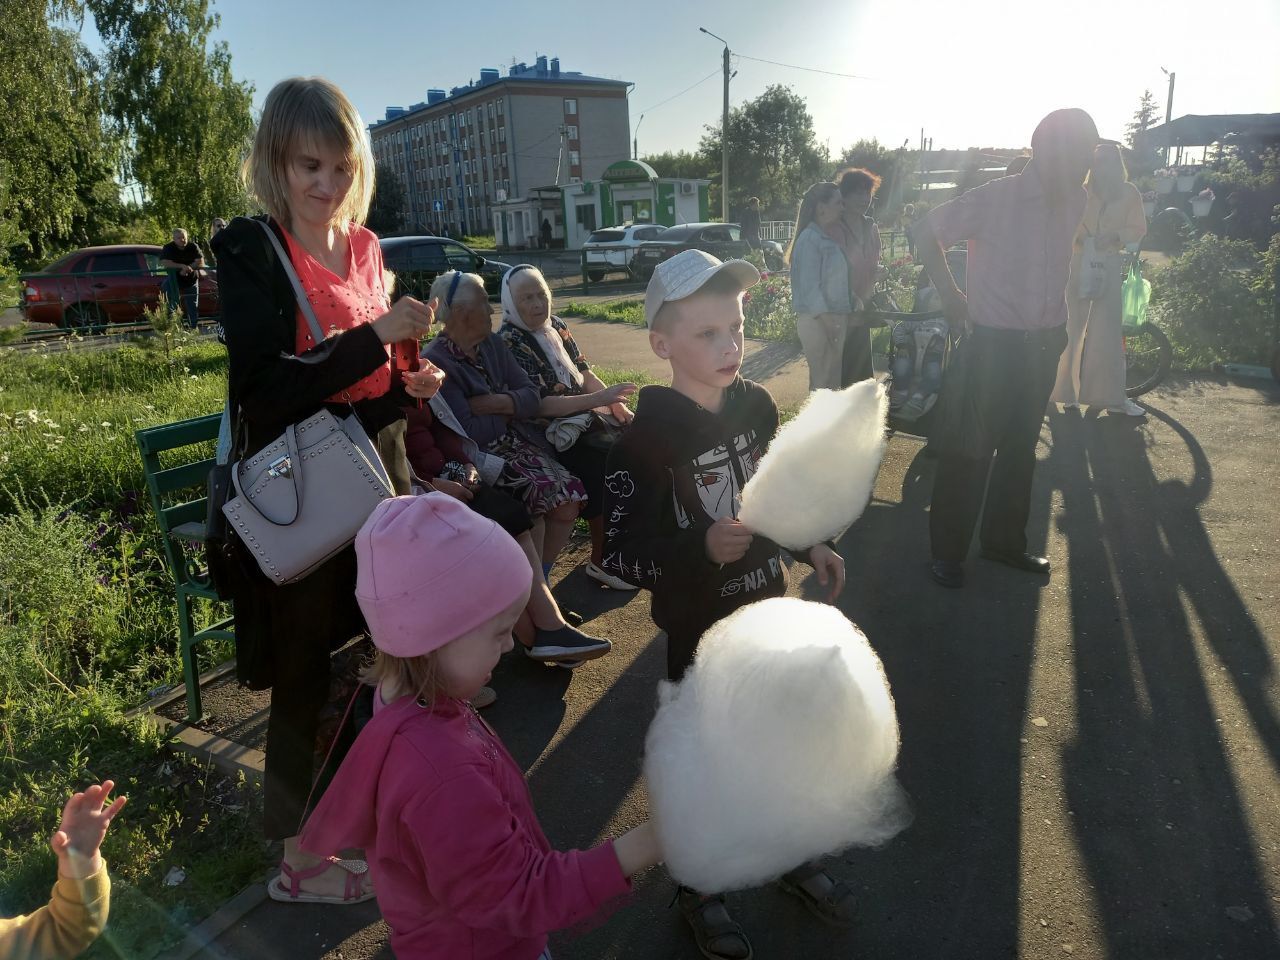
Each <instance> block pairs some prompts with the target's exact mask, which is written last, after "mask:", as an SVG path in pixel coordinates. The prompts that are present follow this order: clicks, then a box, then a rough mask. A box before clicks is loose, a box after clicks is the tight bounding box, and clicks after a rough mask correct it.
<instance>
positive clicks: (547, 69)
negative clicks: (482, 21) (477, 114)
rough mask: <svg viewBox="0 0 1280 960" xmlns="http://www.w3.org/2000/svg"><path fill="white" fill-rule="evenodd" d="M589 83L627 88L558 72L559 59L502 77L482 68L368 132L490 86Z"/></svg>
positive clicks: (390, 111) (395, 110)
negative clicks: (476, 77)
mask: <svg viewBox="0 0 1280 960" xmlns="http://www.w3.org/2000/svg"><path fill="white" fill-rule="evenodd" d="M503 82H507V83H547V82H551V83H575V84H583V83H591V84H602V85H605V86H617V87H627V86H630V84H629V83H628V82H627V81H626V80H610V79H608V78H606V77H593V76H591V75H589V74H585V73H580V72H578V71H576V70H570V71H565V70H561V69H560V58H559V57H551V58H550V59H548V58H547V57H538V58H537V59H536V60H535V61H534V63H533V64H532V65H530V64H527V63H517V64H513V65H512V66H510V67H508V68H507V74H506V76H503V75H502V72H501V71H500V70H497V69H495V68H494V67H485V68H483V69H482V70H481V71H480V79H479V80H473V81H471V82H470V83H468V84H467V85H466V86H462V87H453V88H451V89H450V90H449V92H448V93H447V94H446V93H445V91H444V90H442V89H439V88H435V89H431V90H428V91H427V99H426V101H425V102H422V103H415V104H413V105H411V106H409V107H387V115H386V117H384V118H383V119H382V120H376V121H374V122H373V123H372V124H370V128H373V127H378V126H381V125H382V124H384V123H390V122H391V121H393V120H400V119H402V118H404V117H407V116H409V115H410V114H414V113H417V112H418V111H420V110H426V109H427V108H429V107H436V106H439V105H440V104H442V103H447V102H449V101H451V100H455V99H457V98H458V97H465V96H467V95H469V94H472V93H475V92H476V91H477V90H481V89H483V88H484V87H488V86H492V85H494V84H497V83H503Z"/></svg>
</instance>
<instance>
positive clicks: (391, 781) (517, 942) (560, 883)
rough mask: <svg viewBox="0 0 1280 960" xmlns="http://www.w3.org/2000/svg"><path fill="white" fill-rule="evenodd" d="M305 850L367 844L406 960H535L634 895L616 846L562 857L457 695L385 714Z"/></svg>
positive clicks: (329, 794) (347, 764)
mask: <svg viewBox="0 0 1280 960" xmlns="http://www.w3.org/2000/svg"><path fill="white" fill-rule="evenodd" d="M503 349H504V350H505V349H506V348H505V347H504V348H503ZM299 843H300V844H301V846H302V847H303V849H306V850H311V851H314V852H316V853H319V854H322V855H324V854H328V853H331V852H333V851H336V850H340V849H342V848H344V847H362V848H363V849H364V851H365V856H366V857H368V860H369V869H370V871H371V872H372V874H373V881H374V883H375V884H376V885H377V889H378V906H379V908H380V909H381V910H382V916H383V917H384V918H385V919H386V921H387V923H388V924H389V925H390V926H391V949H392V950H393V951H395V955H396V956H397V957H398V958H400V960H428V958H439V960H482V958H483V960H499V958H502V960H533V958H535V957H537V956H538V955H539V954H541V953H542V949H543V947H545V946H546V943H547V934H548V933H549V932H550V931H552V930H559V929H562V928H564V927H570V926H573V925H575V924H577V923H580V922H581V921H583V920H585V919H587V918H588V917H590V916H591V915H592V914H594V913H595V912H596V911H597V910H599V909H600V908H601V907H602V906H604V905H605V904H607V903H609V902H610V901H612V900H614V899H616V898H618V897H621V896H622V895H624V894H626V893H628V892H629V891H630V890H631V881H630V880H628V879H627V878H626V877H625V876H624V875H623V873H622V867H621V866H620V865H619V863H618V856H617V854H616V853H615V852H614V849H613V842H612V841H606V842H605V843H601V844H599V845H598V846H595V847H592V848H591V849H590V850H570V851H567V852H559V851H556V850H552V849H551V845H550V844H549V843H548V842H547V838H546V836H545V835H544V834H543V832H542V828H541V827H540V826H539V825H538V818H537V816H536V815H535V814H534V812H533V804H532V801H531V799H530V797H529V789H528V787H526V786H525V783H524V778H523V777H522V776H521V774H520V768H519V767H518V766H516V763H515V761H514V760H512V759H511V755H510V754H508V753H507V751H506V748H504V747H503V746H502V743H501V742H500V741H499V740H498V738H497V736H496V735H495V734H494V733H493V731H492V730H490V729H489V728H488V726H487V725H486V724H485V723H484V721H482V720H481V719H480V718H479V717H478V716H477V715H476V714H475V712H474V711H473V710H472V709H471V708H470V707H469V706H467V704H465V703H463V702H461V701H458V700H454V699H451V698H447V697H445V698H439V699H437V700H436V702H435V704H434V706H432V707H430V708H427V707H424V706H421V705H420V704H419V703H417V702H416V701H415V700H414V699H413V698H412V697H401V698H400V699H399V700H397V701H395V702H394V703H392V704H389V705H388V706H386V707H384V708H383V709H382V710H380V711H378V713H377V715H376V716H374V718H373V719H372V720H371V721H369V723H368V725H367V726H366V727H365V728H364V729H363V730H362V731H361V732H360V736H359V737H357V738H356V742H355V744H354V745H353V746H352V747H351V752H350V753H348V754H347V757H346V759H345V760H343V761H342V766H341V768H340V769H339V770H338V773H337V776H336V777H334V780H333V783H332V785H331V786H330V787H329V789H328V790H327V791H325V795H324V796H323V797H322V798H321V800H320V803H319V805H318V806H317V807H316V810H315V812H314V813H312V814H311V817H310V819H309V820H308V822H307V825H306V828H305V829H304V830H303V831H302V836H301V837H300V838H299Z"/></svg>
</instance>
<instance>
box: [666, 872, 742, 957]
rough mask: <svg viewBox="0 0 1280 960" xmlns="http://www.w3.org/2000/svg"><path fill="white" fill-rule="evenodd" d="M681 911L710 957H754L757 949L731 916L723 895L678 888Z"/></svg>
mask: <svg viewBox="0 0 1280 960" xmlns="http://www.w3.org/2000/svg"><path fill="white" fill-rule="evenodd" d="M676 901H677V902H678V903H679V905H680V913H681V914H682V915H683V916H684V918H685V919H686V920H687V921H689V926H690V927H691V928H693V938H694V940H696V941H697V944H698V950H699V952H701V954H702V955H703V956H704V957H709V958H710V960H751V958H752V957H753V956H754V951H752V949H751V941H750V940H748V939H747V935H746V933H745V932H744V931H743V929H742V927H740V926H738V923H737V921H735V920H734V919H733V917H731V916H730V915H729V911H728V910H727V909H726V908H725V904H724V897H704V896H702V894H700V893H698V892H697V891H696V890H690V889H689V888H688V887H680V888H679V890H677V891H676Z"/></svg>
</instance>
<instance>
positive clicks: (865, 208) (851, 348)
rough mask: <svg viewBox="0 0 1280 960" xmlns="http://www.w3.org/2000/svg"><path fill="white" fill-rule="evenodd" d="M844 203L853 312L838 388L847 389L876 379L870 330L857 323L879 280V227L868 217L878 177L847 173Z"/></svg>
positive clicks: (866, 172)
mask: <svg viewBox="0 0 1280 960" xmlns="http://www.w3.org/2000/svg"><path fill="white" fill-rule="evenodd" d="M837 182H838V183H839V184H840V197H841V200H842V201H843V204H844V216H843V217H842V219H841V221H840V225H841V227H842V228H843V232H844V237H843V243H842V244H841V246H843V247H844V255H845V258H846V259H847V260H848V261H849V295H850V297H851V298H852V301H853V303H854V306H855V309H856V311H857V312H855V313H854V315H853V319H852V321H851V322H850V324H849V329H848V332H847V333H846V334H845V338H844V352H843V354H842V360H841V365H840V367H841V374H840V385H841V386H842V387H847V386H849V385H850V384H851V383H858V382H859V381H862V380H867V379H869V378H870V377H873V376H875V371H874V369H873V367H872V363H871V327H870V326H868V325H867V324H866V323H861V322H859V314H860V313H861V311H862V310H865V309H866V308H867V307H868V306H869V305H870V303H871V295H872V294H873V293H875V290H876V281H877V280H878V279H880V275H881V272H882V268H881V266H880V228H879V227H877V226H876V222H875V219H874V218H872V216H871V204H872V203H873V202H875V196H876V191H877V190H879V189H880V178H879V177H878V176H876V175H875V174H874V173H872V172H871V171H870V170H864V169H862V168H860V167H855V168H854V169H851V170H846V171H844V172H843V173H842V174H841V175H840V179H839V180H838V181H837Z"/></svg>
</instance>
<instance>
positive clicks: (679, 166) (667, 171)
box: [643, 150, 720, 180]
mask: <svg viewBox="0 0 1280 960" xmlns="http://www.w3.org/2000/svg"><path fill="white" fill-rule="evenodd" d="M643 159H644V162H645V163H647V164H649V166H651V167H653V169H654V170H656V171H657V173H658V176H660V177H677V178H683V179H686V180H710V179H712V178H713V177H716V176H719V174H720V160H719V158H718V157H717V158H716V161H715V163H714V164H713V163H712V162H711V160H710V158H708V157H707V156H705V155H704V154H702V153H690V152H689V151H687V150H679V151H676V152H672V151H670V150H668V151H666V152H665V153H656V154H653V155H652V156H648V157H644V158H643Z"/></svg>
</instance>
